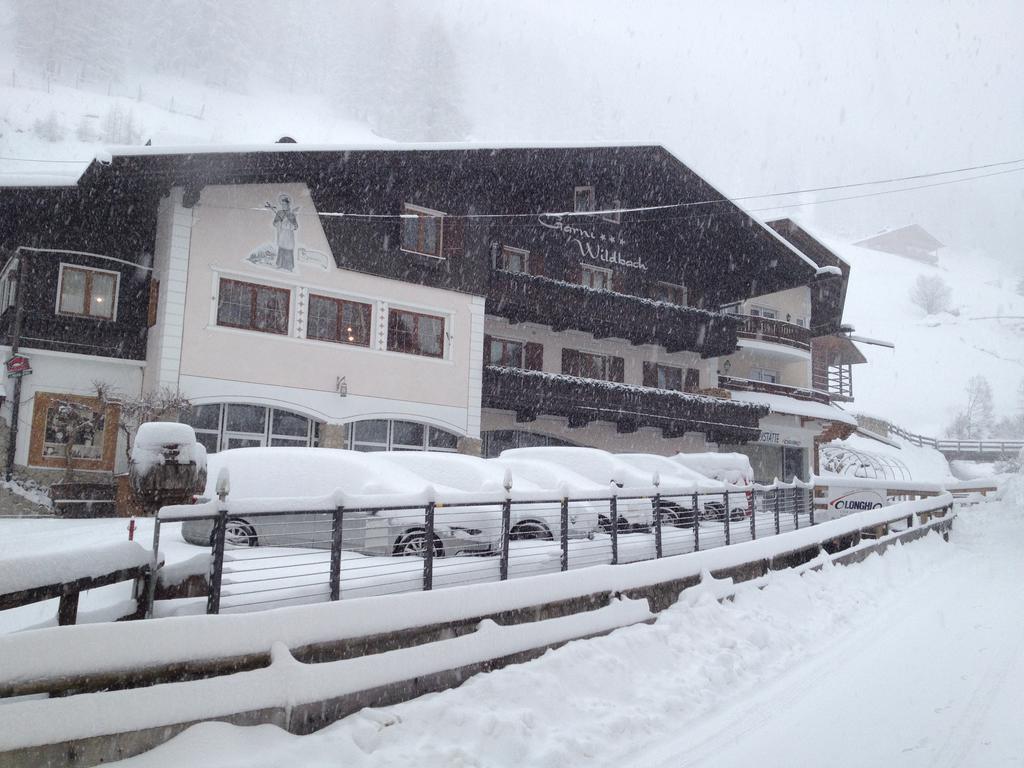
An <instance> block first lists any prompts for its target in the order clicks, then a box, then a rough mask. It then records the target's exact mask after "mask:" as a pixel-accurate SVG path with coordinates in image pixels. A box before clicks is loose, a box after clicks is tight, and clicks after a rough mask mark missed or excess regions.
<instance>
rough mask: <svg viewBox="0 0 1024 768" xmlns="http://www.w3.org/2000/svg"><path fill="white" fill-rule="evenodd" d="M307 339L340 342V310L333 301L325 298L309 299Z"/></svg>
mask: <svg viewBox="0 0 1024 768" xmlns="http://www.w3.org/2000/svg"><path fill="white" fill-rule="evenodd" d="M306 337H307V338H310V339H321V340H324V341H338V340H339V339H340V338H341V334H339V333H338V308H337V305H336V304H335V302H334V300H333V299H328V298H325V297H323V296H310V297H309V323H308V325H307V327H306Z"/></svg>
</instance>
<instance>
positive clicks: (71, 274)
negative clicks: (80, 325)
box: [60, 268, 87, 315]
mask: <svg viewBox="0 0 1024 768" xmlns="http://www.w3.org/2000/svg"><path fill="white" fill-rule="evenodd" d="M86 278H87V274H86V272H85V270H82V269H70V268H65V269H64V273H63V276H62V277H61V283H60V311H61V312H69V313H72V314H75V315H84V314H85V281H86Z"/></svg>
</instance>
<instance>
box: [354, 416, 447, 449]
mask: <svg viewBox="0 0 1024 768" xmlns="http://www.w3.org/2000/svg"><path fill="white" fill-rule="evenodd" d="M458 443H459V436H458V435H456V434H454V433H452V432H448V431H447V430H444V429H441V428H439V427H433V426H430V425H428V424H421V423H419V422H416V421H398V420H393V419H365V420H363V421H354V422H352V423H350V424H346V425H345V447H346V448H351V449H352V450H356V451H448V452H454V451H456V450H457V449H458Z"/></svg>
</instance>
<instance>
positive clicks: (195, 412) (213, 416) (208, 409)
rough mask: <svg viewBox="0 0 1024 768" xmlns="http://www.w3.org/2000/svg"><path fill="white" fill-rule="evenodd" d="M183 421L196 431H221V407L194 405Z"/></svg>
mask: <svg viewBox="0 0 1024 768" xmlns="http://www.w3.org/2000/svg"><path fill="white" fill-rule="evenodd" d="M181 420H182V422H183V423H185V424H188V425H189V426H191V427H193V428H194V429H220V405H193V406H192V407H191V408H190V409H189V410H188V411H187V412H186V413H184V414H183V415H182V419H181Z"/></svg>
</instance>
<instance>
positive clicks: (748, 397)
mask: <svg viewBox="0 0 1024 768" xmlns="http://www.w3.org/2000/svg"><path fill="white" fill-rule="evenodd" d="M767 226H768V227H769V228H770V229H771V230H772V231H773V232H774V233H776V234H777V235H778V236H779V237H781V238H783V239H784V240H785V241H786V242H787V243H788V244H789V245H790V246H791V247H792V248H793V249H794V250H795V251H797V252H798V253H799V254H800V256H801V257H802V259H803V261H802V262H801V263H794V264H793V266H792V267H791V269H790V270H789V274H790V276H791V283H790V285H791V286H792V287H787V288H785V289H784V290H774V291H765V292H760V291H755V292H753V294H752V295H750V296H749V297H748V298H746V299H744V300H743V301H741V302H738V303H736V304H733V305H731V306H728V307H726V310H727V311H729V312H730V313H733V314H734V315H735V316H736V317H738V318H739V320H740V323H741V325H740V329H739V346H738V349H737V350H736V351H735V352H733V353H732V354H730V355H726V356H724V357H723V358H722V359H721V360H719V379H718V381H719V385H720V386H721V387H723V388H725V389H728V390H730V391H731V392H732V397H733V399H734V400H740V401H743V402H753V403H761V404H763V405H767V406H768V407H769V408H770V409H771V413H770V414H769V415H767V416H765V417H763V418H762V419H761V423H760V426H761V434H760V436H759V437H758V439H757V440H754V441H750V442H749V443H747V444H744V445H736V446H731V447H730V450H735V451H738V452H741V453H745V454H746V455H747V456H749V457H750V460H751V464H752V466H753V467H754V473H755V475H756V477H757V478H758V479H759V480H763V481H768V480H771V479H773V478H776V477H778V478H784V479H788V478H791V477H792V476H793V475H799V476H801V477H805V476H806V474H807V472H808V471H809V470H810V469H817V460H818V459H817V456H818V445H819V444H820V443H822V442H828V441H830V440H832V439H835V438H837V437H845V436H847V435H848V434H850V433H851V432H852V431H853V429H855V428H856V425H857V422H856V419H854V417H853V416H852V415H850V414H849V413H846V412H845V411H843V410H841V409H840V408H838V407H836V405H835V404H834V403H835V402H848V401H850V400H852V399H853V384H852V374H851V366H852V365H854V364H857V363H863V362H865V358H864V356H863V355H862V354H861V353H860V351H859V350H857V348H856V346H855V345H854V344H853V342H852V341H850V339H849V338H848V337H847V335H845V334H844V333H843V330H844V329H843V326H842V319H843V307H844V305H845V302H846V285H847V280H848V277H849V273H850V266H849V264H847V263H846V262H845V261H843V260H842V259H840V258H839V257H838V256H836V255H835V254H834V253H832V252H831V251H830V250H829V249H828V248H826V247H825V246H824V245H823V244H822V243H821V242H820V241H819V240H817V239H816V238H814V237H813V236H812V235H811V234H810V233H809V232H807V230H805V229H804V228H802V227H801V226H799V225H798V224H797V223H796V222H794V221H792V220H791V219H778V220H776V221H770V222H768V224H767Z"/></svg>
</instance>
